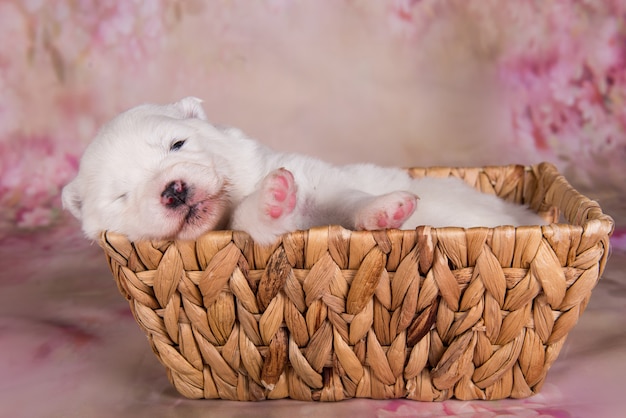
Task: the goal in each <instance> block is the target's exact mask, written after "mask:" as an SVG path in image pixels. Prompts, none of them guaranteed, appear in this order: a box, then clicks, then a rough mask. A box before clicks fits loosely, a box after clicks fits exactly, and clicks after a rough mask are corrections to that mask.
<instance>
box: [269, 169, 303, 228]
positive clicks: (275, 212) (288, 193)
mask: <svg viewBox="0 0 626 418" xmlns="http://www.w3.org/2000/svg"><path fill="white" fill-rule="evenodd" d="M296 196H297V187H296V183H295V180H294V178H293V174H291V172H290V171H289V170H287V169H285V168H279V169H278V170H274V171H272V172H271V173H269V174H268V175H267V176H266V177H265V178H264V179H263V183H262V184H261V202H262V207H263V210H264V211H265V213H266V214H267V216H268V218H269V219H271V220H279V219H281V218H283V217H285V216H287V215H289V214H291V213H292V212H293V210H294V209H295V207H296Z"/></svg>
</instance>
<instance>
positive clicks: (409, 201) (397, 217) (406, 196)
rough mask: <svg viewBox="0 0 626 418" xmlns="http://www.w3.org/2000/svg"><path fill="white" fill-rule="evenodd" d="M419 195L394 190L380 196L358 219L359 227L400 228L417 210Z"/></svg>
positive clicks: (369, 228)
mask: <svg viewBox="0 0 626 418" xmlns="http://www.w3.org/2000/svg"><path fill="white" fill-rule="evenodd" d="M417 199H418V197H417V196H415V195H414V194H412V193H408V192H394V193H389V194H386V195H383V196H379V197H378V198H377V199H375V200H374V201H373V202H372V203H371V204H370V205H368V207H367V208H365V210H363V211H361V213H360V214H359V216H358V220H357V228H358V229H365V230H374V229H388V228H400V227H401V226H402V224H403V223H404V222H405V221H406V220H407V219H408V218H409V217H410V216H411V215H412V214H413V212H415V209H416V207H417Z"/></svg>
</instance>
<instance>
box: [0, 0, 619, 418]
mask: <svg viewBox="0 0 626 418" xmlns="http://www.w3.org/2000/svg"><path fill="white" fill-rule="evenodd" d="M0 93H1V94H0V277H1V278H0V314H2V316H1V317H0V321H2V323H0V354H4V355H2V356H0V405H1V406H0V410H1V409H2V408H9V409H8V411H11V412H12V413H17V412H24V411H30V410H29V409H28V408H35V407H34V405H33V404H31V402H32V401H31V400H29V399H33V397H35V398H37V397H41V398H42V399H43V398H45V399H47V400H46V401H41V402H40V403H39V405H40V406H39V407H38V408H43V409H38V410H37V411H38V412H37V413H35V415H39V416H57V415H63V416H87V415H81V414H84V413H88V412H89V413H90V414H91V415H89V416H98V414H99V413H100V412H102V410H100V409H98V408H96V407H95V405H100V406H102V407H109V406H110V405H113V404H115V405H117V406H116V407H117V408H118V410H116V411H117V412H118V413H120V414H122V413H128V414H129V415H133V416H143V415H141V414H138V411H150V412H146V416H157V413H158V412H159V411H163V410H165V411H169V412H171V411H172V410H173V408H175V407H177V408H179V409H180V408H182V409H180V411H187V410H194V408H215V410H217V409H219V410H221V411H222V413H221V414H219V415H220V416H226V415H227V414H228V413H229V411H231V412H237V413H239V412H241V411H240V410H239V408H241V407H242V405H237V404H235V405H237V406H236V407H233V409H229V408H230V407H228V406H225V405H230V404H229V403H228V402H221V403H220V402H206V403H200V404H198V403H188V402H187V401H182V400H181V399H180V398H178V397H177V396H176V395H175V394H173V393H172V392H170V389H169V385H168V383H167V381H166V380H165V377H164V373H162V370H161V369H160V366H159V365H158V364H157V363H156V360H155V359H152V358H151V357H149V356H152V353H150V352H149V349H148V345H147V344H145V341H144V340H143V336H142V335H140V331H139V330H138V329H136V327H134V324H133V323H132V318H130V317H129V316H128V315H129V314H128V309H127V308H126V306H125V301H124V300H122V299H121V298H120V297H119V295H118V294H117V293H116V292H117V291H116V289H115V288H114V285H113V282H112V280H110V276H109V275H108V271H107V270H106V266H105V265H104V259H103V257H102V254H101V253H100V250H99V249H98V248H97V246H95V245H90V244H89V243H88V242H86V241H84V240H83V239H82V237H81V234H80V232H79V231H78V224H77V222H76V221H74V220H73V219H71V218H70V217H69V216H68V215H67V213H65V212H63V211H62V210H61V205H60V198H59V194H60V190H61V188H62V186H63V185H64V184H65V183H66V182H67V181H68V180H69V179H71V178H72V176H73V175H74V174H75V172H76V169H77V164H78V160H79V158H80V155H81V154H82V151H83V149H84V148H85V146H86V145H87V144H88V143H89V141H90V140H91V138H92V137H93V135H94V133H95V132H96V130H97V129H98V127H99V126H100V125H101V124H102V123H103V122H104V121H106V120H108V119H109V118H111V117H112V116H114V115H115V114H116V113H118V112H119V111H122V110H124V109H126V108H128V107H131V106H134V105H136V104H139V103H142V102H166V101H174V100H178V99H180V98H181V97H184V96H187V95H194V96H197V97H200V98H202V99H203V100H204V104H205V109H206V111H207V114H208V115H209V118H210V119H211V120H212V121H214V122H216V123H219V124H228V125H234V126H237V127H239V128H241V129H242V130H244V131H245V132H246V133H248V134H249V135H251V136H253V137H255V138H257V139H259V140H260V141H262V142H264V143H266V144H269V145H271V146H273V147H274V148H276V149H279V150H284V151H299V152H305V153H308V154H312V155H315V156H318V157H321V158H324V159H326V160H329V161H332V162H336V163H347V162H361V161H367V162H376V163H380V164H385V165H396V166H411V165H413V166H430V165H453V166H462V165H486V164H507V163H524V164H530V163H537V162H540V161H551V162H553V163H555V164H556V165H557V166H558V167H559V169H560V170H561V171H562V172H563V173H564V174H565V175H566V177H567V178H568V180H570V182H571V183H572V184H574V185H575V187H576V188H578V189H579V190H580V191H582V192H583V193H585V194H586V195H588V196H590V197H592V198H594V199H598V200H599V201H600V204H601V205H602V207H603V208H604V209H605V211H606V212H607V213H609V214H610V215H612V216H614V218H615V220H616V223H617V229H616V233H615V235H614V237H613V240H612V243H613V246H614V255H613V257H612V260H611V261H610V262H609V270H608V271H607V274H606V275H605V276H606V277H605V279H604V280H603V281H602V282H601V285H600V286H599V288H598V289H597V290H596V292H597V293H598V294H599V295H598V296H597V302H594V300H592V303H591V304H590V307H589V310H588V312H587V313H586V314H585V316H584V317H583V318H584V319H583V320H581V324H580V326H579V328H576V330H575V331H574V332H578V334H576V335H575V336H572V337H571V338H570V342H568V346H567V347H569V348H567V347H566V349H564V354H562V356H563V357H565V359H564V360H561V361H562V362H563V363H559V362H557V365H555V369H557V370H555V375H556V377H555V378H554V379H556V380H552V381H549V382H548V383H547V384H546V386H545V388H544V391H545V394H543V393H542V394H541V395H539V396H538V397H535V398H532V399H531V400H527V401H523V402H512V403H495V404H491V403H469V404H467V403H463V404H461V403H454V402H452V403H450V402H446V403H443V404H436V405H423V404H419V403H414V402H399V401H398V402H387V403H385V402H372V403H370V404H368V403H361V404H359V403H357V404H352V405H356V406H350V407H348V406H347V405H348V403H342V404H340V405H343V406H337V405H335V408H339V409H336V410H337V411H341V410H342V408H357V410H358V408H361V410H362V411H363V414H365V415H363V416H366V414H367V413H371V414H374V415H378V416H406V415H407V414H408V415H410V414H413V415H415V416H425V415H419V413H420V412H419V411H429V413H431V412H432V413H436V414H439V415H454V414H456V415H457V416H481V417H482V416H490V415H489V414H492V415H494V414H496V412H497V411H500V412H497V413H508V414H510V415H518V414H520V415H519V416H538V415H541V414H544V415H547V416H584V414H583V415H579V414H578V413H577V412H576V411H579V410H583V409H584V408H592V409H593V408H600V407H602V408H604V407H605V406H606V405H609V406H610V408H621V407H622V406H623V403H622V404H619V402H620V401H619V399H618V397H614V396H613V392H611V390H610V389H605V386H603V385H602V384H601V383H600V381H602V382H605V381H606V380H604V379H608V381H609V382H614V384H616V385H619V386H620V387H621V385H622V383H621V382H622V380H621V378H620V377H619V376H622V375H623V373H624V372H625V370H624V366H623V365H621V366H619V367H618V368H617V369H615V367H614V366H612V364H613V363H610V362H609V363H607V360H606V359H607V357H606V356H609V357H608V358H610V359H613V358H614V359H615V362H616V363H617V364H620V363H621V364H623V363H624V360H626V355H625V354H624V349H623V341H624V338H625V335H624V333H623V331H622V333H621V334H616V331H615V330H614V329H612V328H611V327H609V325H608V324H614V325H615V326H616V327H618V328H619V329H621V328H623V324H622V322H621V321H622V318H623V314H624V313H625V307H624V303H623V301H622V302H621V303H620V302H619V299H617V300H616V299H613V298H616V297H617V295H620V294H621V295H623V294H624V293H626V292H625V291H626V289H624V285H623V283H620V282H619V281H618V280H615V281H613V280H612V279H611V278H612V277H623V275H624V272H625V271H626V268H625V267H624V266H625V265H626V263H625V262H624V250H625V249H626V232H625V229H624V227H625V226H626V222H625V221H624V216H623V215H624V214H625V213H626V198H624V196H625V195H626V181H624V174H623V173H624V171H625V169H626V1H623V0H605V1H600V0H598V1H574V0H550V1H539V2H526V1H515V2H513V1H507V2H503V1H498V0H457V1H447V0H422V1H418V0H385V1H383V0H337V1H330V0H263V1H244V0H231V1H219V0H213V1H200V0H187V1H183V0H170V1H166V0H158V1H157V0H154V1H139V0H128V1H113V0H103V1H96V0H51V1H43V0H23V1H19V0H3V1H0ZM622 282H623V280H622ZM602 286H604V287H602ZM620 292H621V293H620ZM96 295H97V296H96ZM604 297H606V299H602V298H604ZM594 303H595V304H594ZM594 312H595V313H594ZM587 318H588V319H587ZM617 318H620V319H619V321H617ZM585 320H587V321H589V322H584V321H585ZM589 333H591V334H592V335H596V334H597V337H598V338H600V339H602V348H603V349H605V348H606V347H610V349H609V352H608V353H607V352H604V351H603V352H602V353H604V355H603V356H602V357H600V356H593V355H591V357H589V358H586V357H585V356H586V355H589V354H588V353H587V354H585V352H584V349H585V347H587V348H589V347H590V344H592V342H591V341H589V337H588V336H589ZM594 333H596V334H594ZM115 337H119V338H121V339H122V340H123V343H121V345H120V344H119V343H117V342H115V341H118V340H115ZM133 338H134V339H133ZM620 338H621V340H620ZM571 341H577V343H576V344H580V345H579V346H578V347H575V346H574V343H573V342H571ZM618 341H622V343H618ZM590 349H591V348H590ZM611 350H612V351H611ZM568 353H569V354H568ZM572 353H574V354H576V353H578V355H580V356H582V357H581V358H580V359H579V358H578V357H575V356H574V359H575V360H576V366H574V364H575V363H574V360H569V361H571V362H572V363H566V362H567V361H568V359H567V358H568V355H571V356H573V355H574V354H572ZM611 356H615V357H611ZM579 360H580V361H579ZM594 362H595V363H594ZM103 364H104V365H103ZM559 364H561V366H559ZM568 364H571V367H572V368H573V367H579V368H580V369H581V373H582V372H584V373H594V374H595V375H594V376H595V377H592V378H590V379H591V380H588V378H586V377H585V378H584V379H583V378H581V377H580V375H577V374H573V371H572V370H571V369H568V367H567V365H568ZM590 365H595V367H594V370H591V366H590ZM559 367H560V368H559ZM620 367H621V369H620ZM559 370H560V372H559ZM620 370H621V372H620ZM620 373H621V374H620ZM572 379H574V380H572ZM576 379H580V380H576ZM585 379H587V380H585ZM594 379H595V380H594ZM611 379H614V380H611ZM590 382H596V383H595V384H594V385H590V386H587V385H588V384H589V383H590ZM606 386H609V387H610V386H611V385H610V384H608V385H606ZM585 387H586V389H585ZM589 390H591V391H595V392H593V393H592V394H591V395H585V396H586V397H584V396H583V397H581V396H582V395H580V393H588V391H589ZM579 392H580V393H579ZM600 399H602V402H600ZM593 400H597V402H594V401H593ZM359 402H367V401H359ZM616 402H617V403H616ZM622 402H623V401H622ZM573 404H576V405H577V406H576V408H574V407H573V406H572V405H573ZM41 405H43V406H41ZM159 405H160V408H157V406H159ZM181 405H182V406H181ZM195 405H202V406H195ZM273 405H283V408H285V409H277V410H275V412H272V414H273V415H274V416H281V414H283V415H285V416H291V415H290V414H292V413H303V411H305V410H306V411H315V412H309V413H310V414H313V415H316V414H317V413H318V412H319V413H321V412H322V411H324V413H326V414H328V411H329V409H328V408H329V407H328V406H317V407H316V406H311V405H306V406H302V405H301V404H299V403H295V405H298V407H297V408H303V409H299V410H298V409H296V410H295V411H296V412H294V410H291V409H290V408H296V407H294V406H293V405H294V403H274V404H273ZM359 405H363V406H359ZM603 405H604V406H603ZM609 406H607V407H606V408H609ZM275 407H276V406H275ZM90 408H93V409H90ZM185 408H187V409H185ZM246 408H257V407H253V406H252V405H250V406H246ZM309 408H320V409H319V410H317V411H316V410H315V409H309ZM324 408H326V409H324ZM581 408H582V409H581ZM343 410H344V411H345V410H346V409H343ZM347 410H349V409H347ZM607 410H608V409H607ZM44 411H45V413H44ZM180 411H179V412H180ZM252 411H254V409H252ZM257 411H258V410H257ZM267 411H270V409H267ZM276 411H279V412H276ZM280 411H283V412H280ZM455 411H456V412H455ZM494 411H496V412H494ZM502 411H504V412H502ZM597 411H599V409H598V410H597ZM597 411H596V412H597ZM131 412H133V413H132V414H131ZM48 413H50V414H49V415H48ZM181 413H182V412H181ZM474 413H476V414H478V415H472V414H474ZM55 414H56V415H55ZM72 414H76V415H72ZM268 414H269V412H268ZM462 414H466V415H462ZM524 414H525V415H524ZM533 414H534V415H533ZM35 415H32V414H26V415H24V416H35ZM165 415H167V414H165ZM12 416H20V415H15V414H13V415H12ZM102 416H107V415H106V414H103V415H102ZM167 416H169V415H167ZM597 416H601V415H597Z"/></svg>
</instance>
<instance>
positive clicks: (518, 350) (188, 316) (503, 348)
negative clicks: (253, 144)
mask: <svg viewBox="0 0 626 418" xmlns="http://www.w3.org/2000/svg"><path fill="white" fill-rule="evenodd" d="M410 172H411V174H412V175H414V176H416V177H421V176H439V177H442V176H449V175H452V176H457V177H460V178H463V179H464V180H465V181H466V182H468V183H469V184H471V185H473V186H474V187H476V188H478V189H480V190H482V191H483V192H487V193H495V194H497V195H498V196H500V197H502V198H504V199H507V200H510V201H514V202H518V203H522V202H524V203H526V204H529V205H530V206H531V207H532V208H533V209H535V210H536V211H538V212H540V213H542V214H543V215H545V217H546V218H547V219H549V220H551V221H555V222H556V221H557V220H558V219H559V216H560V215H563V218H564V219H565V221H563V222H561V223H553V224H551V225H547V226H529V227H518V228H514V227H509V226H503V227H498V228H471V229H460V228H430V227H419V228H417V229H416V230H410V231H399V230H387V231H371V232H369V231H361V232H354V231H348V230H345V229H342V228H340V227H335V226H330V227H320V228H313V229H310V230H308V231H297V232H293V233H290V234H286V235H285V236H284V237H283V238H282V240H281V242H279V243H277V244H276V245H274V246H271V247H267V246H266V247H263V246H259V245H257V244H255V243H253V242H252V241H251V239H250V237H249V236H248V235H247V234H245V233H242V232H237V231H214V232H210V233H207V234H205V235H203V236H202V237H200V238H199V239H198V240H196V241H193V242H183V241H141V242H129V241H128V240H127V239H126V238H125V237H124V236H121V235H118V234H114V233H107V232H105V233H103V234H102V237H101V241H100V244H101V246H102V247H103V248H104V250H105V253H106V255H107V259H108V262H109V264H110V267H111V270H112V273H113V276H114V278H115V280H116V282H117V284H118V288H119V290H120V292H121V293H122V294H123V295H124V296H125V297H126V298H127V299H128V300H129V303H130V308H131V310H132V312H133V314H134V317H135V319H136V320H137V323H138V324H139V326H140V327H141V328H142V329H143V331H144V332H145V333H146V335H147V336H148V339H149V341H150V344H151V346H152V349H153V350H154V352H155V354H156V355H157V357H158V359H159V361H160V362H161V363H162V364H163V365H164V366H165V368H166V370H167V374H168V377H169V379H170V381H171V382H172V384H173V385H174V387H175V388H176V389H177V390H178V391H179V392H180V393H181V394H182V395H184V396H186V397H189V398H221V399H232V400H260V399H278V398H287V397H288V398H294V399H300V400H309V401H311V400H321V401H338V400H342V399H347V398H353V397H364V398H377V399H389V398H404V397H406V398H409V399H415V400H421V401H441V400H445V399H449V398H452V397H455V398H458V399H465V400H470V399H501V398H507V397H513V398H522V397H528V396H530V395H532V394H534V393H536V392H537V391H538V390H539V389H540V388H541V386H542V384H543V382H544V379H545V377H546V373H547V371H548V369H549V368H550V366H551V365H552V363H553V362H554V361H555V360H556V358H557V356H558V354H559V351H560V350H561V348H562V346H563V343H564V341H565V339H566V337H567V334H568V332H569V331H570V329H571V328H572V327H573V326H574V325H575V324H576V322H577V320H578V317H579V315H580V314H581V313H582V312H583V311H584V309H585V307H586V305H587V303H588V300H589V297H590V295H591V291H592V289H593V288H594V286H595V285H596V283H597V281H598V279H599V278H600V276H601V273H602V271H603V270H604V265H605V263H606V258H607V256H608V239H609V235H610V234H611V232H612V228H613V222H612V220H611V218H610V217H608V216H606V215H604V214H603V213H602V211H601V209H600V207H599V206H598V204H597V203H596V202H593V201H591V200H589V199H587V198H586V197H584V196H582V195H580V194H579V193H577V192H576V191H575V190H573V189H572V188H571V186H569V184H568V183H567V181H566V180H565V179H564V178H563V177H562V176H560V175H559V173H558V172H557V171H556V169H555V168H554V167H553V166H551V165H549V164H540V165H537V166H532V167H522V166H505V167H487V168H476V169H455V168H432V169H411V170H410Z"/></svg>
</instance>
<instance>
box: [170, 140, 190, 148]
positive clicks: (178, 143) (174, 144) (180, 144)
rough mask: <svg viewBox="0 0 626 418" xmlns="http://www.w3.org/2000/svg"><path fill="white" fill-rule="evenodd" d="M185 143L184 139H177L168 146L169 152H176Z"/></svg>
mask: <svg viewBox="0 0 626 418" xmlns="http://www.w3.org/2000/svg"><path fill="white" fill-rule="evenodd" d="M185 142H187V140H186V139H178V140H176V141H174V142H173V143H172V145H171V146H170V151H178V150H179V149H181V148H182V147H183V145H185Z"/></svg>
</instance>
